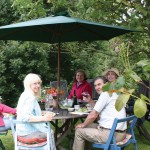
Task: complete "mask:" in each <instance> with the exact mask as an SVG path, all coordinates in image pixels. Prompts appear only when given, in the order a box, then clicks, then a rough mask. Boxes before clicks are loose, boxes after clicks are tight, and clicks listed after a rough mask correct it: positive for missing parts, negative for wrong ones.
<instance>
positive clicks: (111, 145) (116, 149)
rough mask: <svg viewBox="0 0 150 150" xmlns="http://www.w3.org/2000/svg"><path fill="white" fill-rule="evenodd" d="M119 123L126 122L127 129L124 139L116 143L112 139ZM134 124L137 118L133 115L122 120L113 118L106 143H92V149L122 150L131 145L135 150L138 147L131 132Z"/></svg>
mask: <svg viewBox="0 0 150 150" xmlns="http://www.w3.org/2000/svg"><path fill="white" fill-rule="evenodd" d="M120 122H127V123H128V129H127V133H126V137H125V139H124V140H123V141H120V142H118V143H117V142H116V140H115V137H114V133H115V130H116V127H117V124H118V123H120ZM136 122H137V118H136V117H135V116H134V115H132V116H129V117H126V118H123V119H117V118H115V119H114V123H113V126H112V129H111V131H110V135H109V137H108V140H107V142H106V143H94V144H93V147H95V148H102V149H104V150H121V149H124V147H126V146H127V145H129V144H131V143H133V144H134V149H135V150H137V149H138V147H137V143H136V139H135V136H134V130H133V129H134V126H135V124H136Z"/></svg>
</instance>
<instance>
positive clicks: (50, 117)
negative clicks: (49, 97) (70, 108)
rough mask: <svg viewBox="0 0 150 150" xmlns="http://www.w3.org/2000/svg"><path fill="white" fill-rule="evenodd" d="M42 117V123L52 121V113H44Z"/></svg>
mask: <svg viewBox="0 0 150 150" xmlns="http://www.w3.org/2000/svg"><path fill="white" fill-rule="evenodd" d="M43 117H44V121H51V120H52V119H53V113H50V112H46V113H45V115H44V116H43Z"/></svg>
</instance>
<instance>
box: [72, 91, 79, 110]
mask: <svg viewBox="0 0 150 150" xmlns="http://www.w3.org/2000/svg"><path fill="white" fill-rule="evenodd" d="M74 105H78V102H77V96H76V90H74V95H73V104H72V107H73V108H74Z"/></svg>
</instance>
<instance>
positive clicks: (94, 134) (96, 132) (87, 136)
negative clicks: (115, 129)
mask: <svg viewBox="0 0 150 150" xmlns="http://www.w3.org/2000/svg"><path fill="white" fill-rule="evenodd" d="M109 134H110V130H107V129H101V128H98V124H95V123H92V124H90V125H89V126H87V127H86V128H77V129H76V131H75V139H74V144H73V150H84V148H85V149H86V150H91V144H90V143H106V141H107V139H108V136H109ZM115 137H116V141H117V142H118V141H121V140H123V139H124V138H125V133H115Z"/></svg>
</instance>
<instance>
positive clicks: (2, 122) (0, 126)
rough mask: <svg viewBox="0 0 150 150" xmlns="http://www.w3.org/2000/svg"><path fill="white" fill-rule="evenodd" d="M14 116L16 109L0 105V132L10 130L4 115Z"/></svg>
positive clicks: (7, 119)
mask: <svg viewBox="0 0 150 150" xmlns="http://www.w3.org/2000/svg"><path fill="white" fill-rule="evenodd" d="M7 114H13V115H15V114H16V109H15V108H11V107H8V106H6V105H4V104H0V131H6V130H9V129H10V122H9V118H8V117H6V116H5V115H7Z"/></svg>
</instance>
